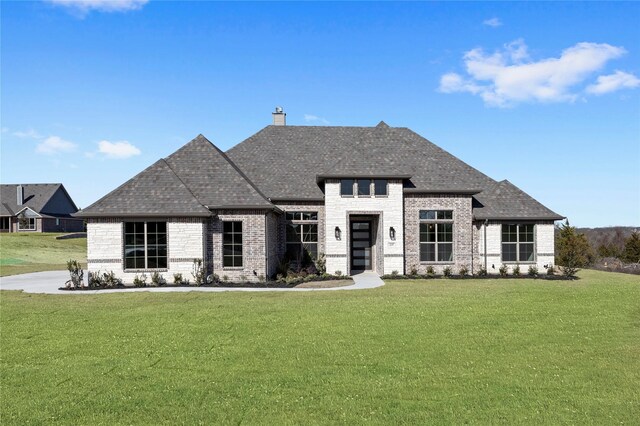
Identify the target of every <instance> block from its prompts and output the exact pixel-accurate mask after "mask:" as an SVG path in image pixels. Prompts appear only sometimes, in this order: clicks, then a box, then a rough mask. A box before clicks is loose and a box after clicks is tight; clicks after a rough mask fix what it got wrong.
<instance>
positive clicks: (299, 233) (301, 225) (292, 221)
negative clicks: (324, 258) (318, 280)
mask: <svg viewBox="0 0 640 426" xmlns="http://www.w3.org/2000/svg"><path fill="white" fill-rule="evenodd" d="M285 217H286V219H287V239H286V243H287V257H288V258H289V259H299V258H301V257H302V256H303V255H304V251H307V252H308V253H309V256H310V257H311V258H312V259H317V257H318V212H287V213H286V216H285Z"/></svg>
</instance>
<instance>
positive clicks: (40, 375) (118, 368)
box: [0, 271, 640, 425]
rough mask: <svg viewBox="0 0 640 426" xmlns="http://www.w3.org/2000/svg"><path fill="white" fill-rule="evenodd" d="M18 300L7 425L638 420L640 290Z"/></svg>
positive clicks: (599, 280) (6, 336) (483, 285)
mask: <svg viewBox="0 0 640 426" xmlns="http://www.w3.org/2000/svg"><path fill="white" fill-rule="evenodd" d="M580 275H581V278H582V279H581V280H579V281H574V282H566V281H534V280H444V279H443V280H430V281H395V282H393V281H391V282H388V283H387V285H386V286H384V287H382V288H378V289H375V290H366V291H329V292H313V293H290V292H288V293H277V292H269V293H199V292H191V293H169V294H167V293H135V294H134V293H127V294H109V295H107V294H101V295H63V296H45V295H30V294H22V293H18V292H8V291H3V292H1V293H0V297H1V299H0V308H1V317H0V325H1V331H2V333H1V335H0V348H1V364H0V380H1V381H2V383H1V386H0V401H2V403H1V404H0V410H1V411H0V415H1V418H0V420H1V422H2V423H3V424H26V423H40V424H42V423H56V422H58V423H67V424H107V425H111V424H140V423H146V424H163V423H164V424H175V423H179V424H199V423H201V424H212V423H236V424H237V423H241V422H242V423H249V424H253V423H260V424H283V423H285V424H294V423H297V424H307V423H310V424H313V423H349V424H358V423H364V422H372V423H392V424H395V423H407V424H432V423H441V424H442V423H444V424H449V423H456V424H460V423H485V424H486V423H503V424H520V423H529V424H545V423H547V424H557V423H565V424H566V423H571V424H583V423H587V424H634V423H635V424H637V422H638V419H640V385H639V384H640V280H639V279H638V277H637V276H632V275H621V274H613V273H605V272H597V271H583V272H582V273H581V274H580Z"/></svg>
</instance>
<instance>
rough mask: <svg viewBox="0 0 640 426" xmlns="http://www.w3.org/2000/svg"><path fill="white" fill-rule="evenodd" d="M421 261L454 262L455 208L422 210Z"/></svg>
mask: <svg viewBox="0 0 640 426" xmlns="http://www.w3.org/2000/svg"><path fill="white" fill-rule="evenodd" d="M420 261H421V262H453V210H420Z"/></svg>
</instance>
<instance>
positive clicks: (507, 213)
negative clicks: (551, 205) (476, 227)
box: [473, 180, 564, 220]
mask: <svg viewBox="0 0 640 426" xmlns="http://www.w3.org/2000/svg"><path fill="white" fill-rule="evenodd" d="M474 198H475V199H476V201H477V203H476V205H474V208H473V216H474V217H475V218H476V219H478V220H483V219H503V220H527V219H528V220H534V219H544V220H561V219H564V217H562V216H560V215H559V214H557V213H554V212H553V211H551V210H549V209H548V208H546V207H545V206H543V205H542V204H540V203H539V202H538V201H536V200H535V199H533V198H532V197H531V196H530V195H528V194H527V193H525V192H524V191H522V190H521V189H520V188H518V187H517V186H515V185H514V184H512V183H511V182H509V181H508V180H503V181H501V182H496V183H495V184H493V185H492V186H490V187H488V188H487V189H485V190H484V191H482V192H481V193H480V194H477V195H476V196H475V197H474Z"/></svg>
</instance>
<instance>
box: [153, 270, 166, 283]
mask: <svg viewBox="0 0 640 426" xmlns="http://www.w3.org/2000/svg"><path fill="white" fill-rule="evenodd" d="M165 283H166V280H165V279H164V278H163V277H162V275H161V274H160V273H159V272H157V271H156V272H154V273H152V274H151V284H153V285H154V286H157V287H160V286H162V285H164V284H165Z"/></svg>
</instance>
